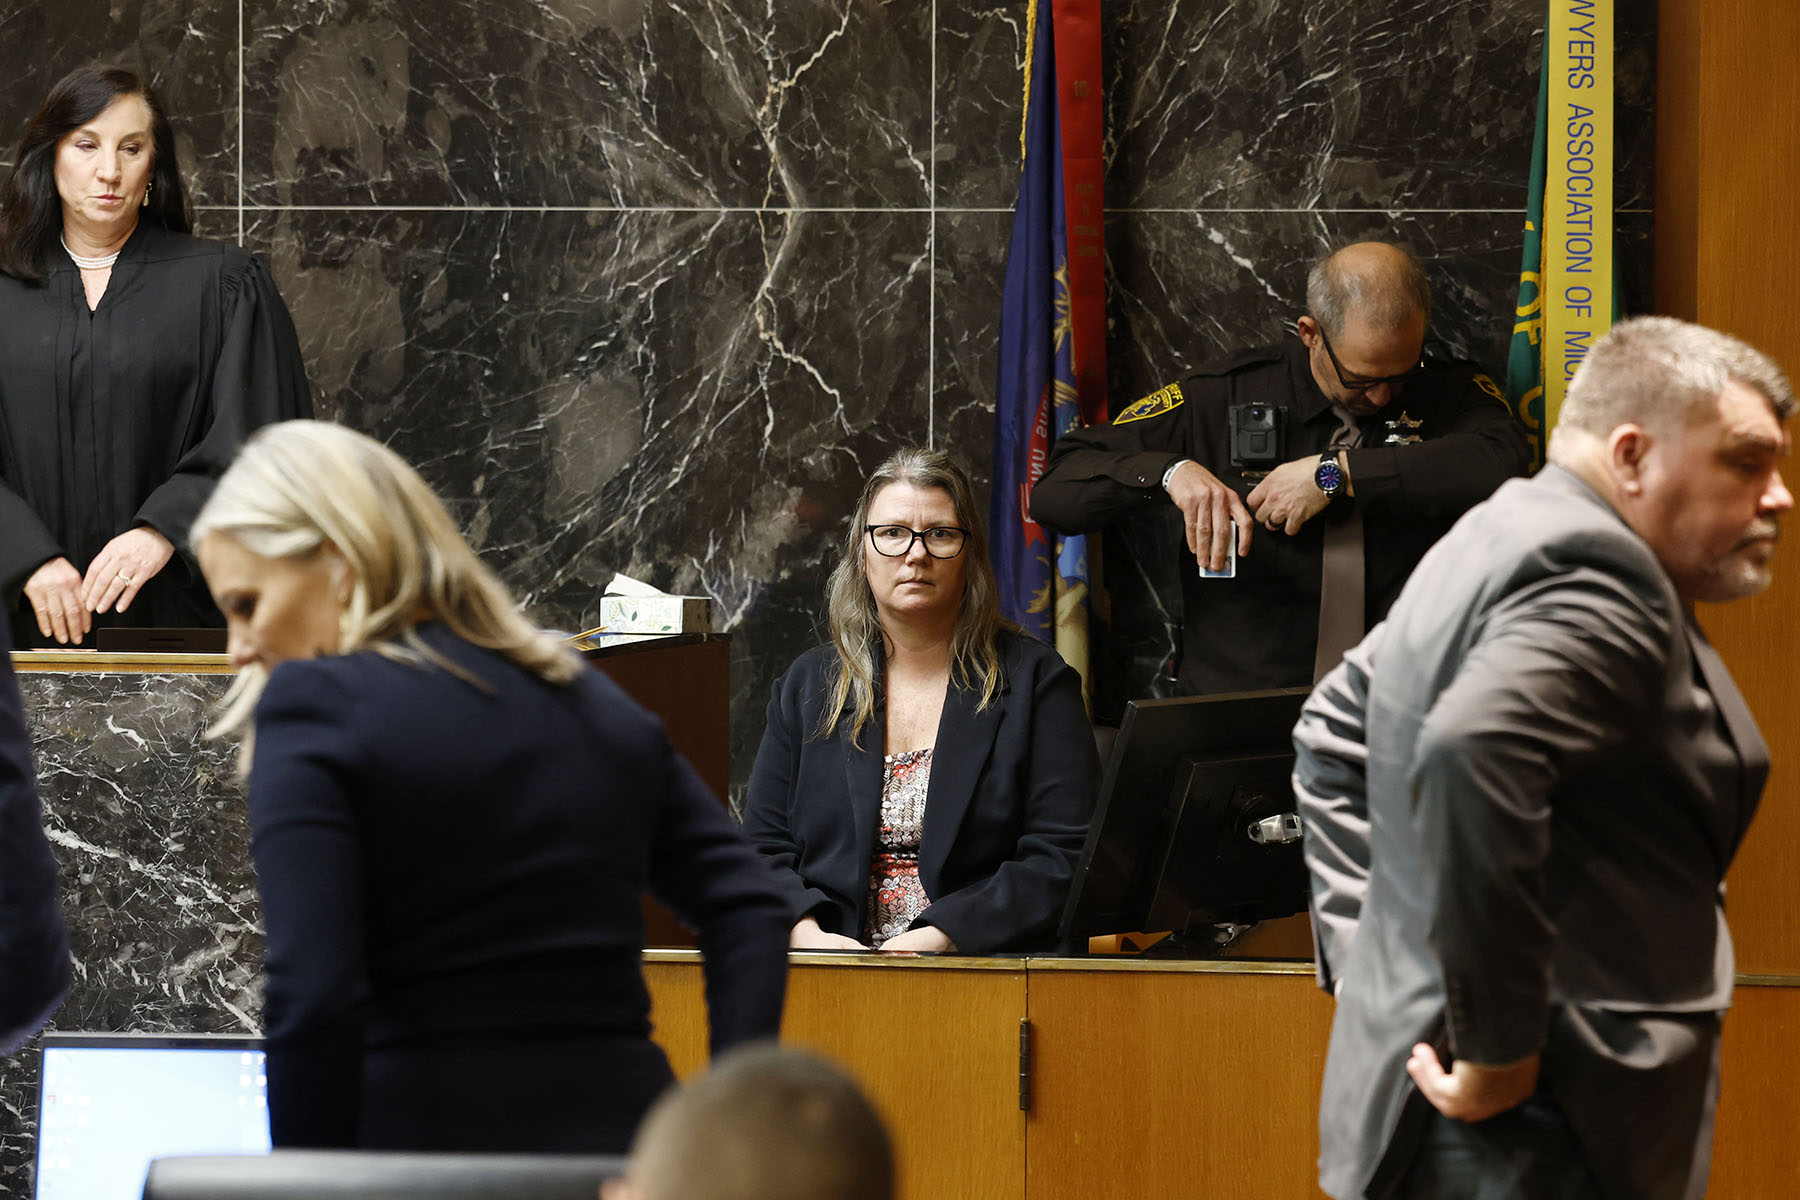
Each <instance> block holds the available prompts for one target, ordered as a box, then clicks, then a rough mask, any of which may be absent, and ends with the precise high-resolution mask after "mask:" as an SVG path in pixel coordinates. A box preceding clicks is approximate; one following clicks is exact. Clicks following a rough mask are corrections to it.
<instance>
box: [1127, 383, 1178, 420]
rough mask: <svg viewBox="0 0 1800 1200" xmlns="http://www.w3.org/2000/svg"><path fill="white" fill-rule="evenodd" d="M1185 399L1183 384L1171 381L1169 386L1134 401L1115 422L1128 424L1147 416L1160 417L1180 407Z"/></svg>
mask: <svg viewBox="0 0 1800 1200" xmlns="http://www.w3.org/2000/svg"><path fill="white" fill-rule="evenodd" d="M1183 399H1184V397H1183V396H1182V394H1181V385H1180V384H1179V383H1171V384H1169V385H1168V386H1167V387H1162V388H1158V389H1157V390H1156V391H1154V392H1151V393H1150V394H1149V395H1148V396H1145V397H1144V398H1143V399H1142V400H1136V401H1133V402H1132V404H1131V405H1130V407H1128V408H1127V409H1126V410H1125V411H1124V412H1122V413H1120V414H1119V415H1118V416H1116V417H1114V418H1113V424H1114V425H1127V424H1130V423H1131V422H1132V421H1142V420H1144V419H1145V418H1147V417H1160V416H1161V415H1162V414H1164V413H1166V412H1168V411H1169V410H1171V409H1176V408H1180V407H1181V402H1182V400H1183Z"/></svg>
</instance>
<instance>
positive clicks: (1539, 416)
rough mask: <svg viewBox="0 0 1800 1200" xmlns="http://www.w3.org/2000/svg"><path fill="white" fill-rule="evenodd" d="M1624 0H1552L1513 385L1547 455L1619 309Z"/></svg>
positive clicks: (1511, 361) (1509, 374)
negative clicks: (1619, 2)
mask: <svg viewBox="0 0 1800 1200" xmlns="http://www.w3.org/2000/svg"><path fill="white" fill-rule="evenodd" d="M1613 49H1614V43H1613V0H1550V4H1549V11H1548V21H1547V28H1546V32H1545V35H1544V58H1543V69H1542V72H1541V75H1540V77H1539V83H1538V125H1537V133H1536V136H1535V138H1534V139H1533V145H1532V164H1531V184H1530V188H1529V192H1528V195H1527V198H1526V215H1525V251H1524V255H1523V262H1522V263H1521V265H1520V270H1519V297H1518V302H1517V304H1516V305H1515V308H1514V322H1513V341H1512V351H1511V355H1510V357H1509V358H1508V361H1507V370H1506V384H1507V392H1508V394H1509V395H1510V396H1511V397H1512V400H1513V404H1514V406H1515V408H1516V409H1517V411H1518V413H1519V419H1520V420H1521V421H1523V422H1524V424H1525V427H1526V430H1527V431H1528V432H1529V434H1530V436H1531V439H1532V448H1533V451H1534V452H1535V456H1536V459H1537V461H1538V462H1540V463H1541V462H1542V461H1543V451H1544V446H1545V444H1546V443H1547V442H1548V439H1549V435H1550V431H1551V430H1552V429H1554V428H1555V427H1556V414H1557V413H1558V412H1559V411H1560V410H1561V408H1562V398H1563V394H1564V392H1565V391H1566V389H1567V388H1568V383H1569V379H1570V378H1571V377H1572V376H1573V375H1574V374H1575V369H1576V368H1577V367H1579V366H1580V365H1581V362H1582V360H1583V359H1584V358H1586V357H1587V352H1588V350H1589V349H1591V348H1592V347H1593V344H1594V343H1595V342H1596V341H1597V340H1599V338H1600V337H1601V336H1602V335H1603V334H1605V333H1606V331H1607V330H1608V329H1611V328H1612V323H1613V320H1614V318H1615V317H1616V316H1617V315H1618V311H1619V296H1618V286H1617V274H1616V271H1615V266H1616V264H1615V262H1614V257H1613V146H1614V129H1615V125H1614V112H1613Z"/></svg>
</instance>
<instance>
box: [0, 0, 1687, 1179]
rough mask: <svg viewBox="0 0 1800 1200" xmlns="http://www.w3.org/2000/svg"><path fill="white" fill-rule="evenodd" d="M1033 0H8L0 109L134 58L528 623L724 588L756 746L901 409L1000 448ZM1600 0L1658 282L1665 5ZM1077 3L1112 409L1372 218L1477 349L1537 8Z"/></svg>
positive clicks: (1148, 0)
mask: <svg viewBox="0 0 1800 1200" xmlns="http://www.w3.org/2000/svg"><path fill="white" fill-rule="evenodd" d="M1025 7H1026V5H1025V2H1024V0H1008V2H1006V3H987V4H971V3H955V2H952V0H886V2H883V0H788V2H786V3H781V4H770V5H761V4H755V5H753V4H745V3H742V2H741V0H693V2H691V3H686V4H669V3H661V2H658V0H431V2H429V3H427V2H426V0H260V2H259V3H256V4H244V5H229V4H218V3H214V2H213V0H62V2H61V3H57V4H47V3H44V2H43V0H0V66H3V67H4V68H5V69H4V70H0V129H3V130H4V131H5V133H4V136H5V138H6V139H8V140H10V139H11V138H12V137H14V136H15V135H16V131H17V130H18V129H19V128H20V127H21V126H22V124H23V122H24V120H25V118H26V116H27V115H28V113H29V111H30V110H31V108H32V107H33V106H34V105H35V104H36V102H37V101H38V99H39V98H40V97H41V96H42V94H43V92H44V90H45V89H46V88H47V87H48V85H49V84H50V83H51V82H52V81H53V80H54V78H55V77H56V76H57V75H58V74H60V73H61V72H62V71H63V70H66V69H67V68H68V67H69V66H71V65H74V64H75V63H77V62H79V61H82V60H84V59H88V58H94V57H114V58H118V59H122V60H125V61H127V62H131V63H133V64H136V65H139V66H140V67H141V68H144V69H147V70H148V71H149V72H150V73H151V74H152V75H153V76H154V77H155V78H156V80H157V81H158V84H159V86H160V88H161V90H162V92H163V94H164V98H165V101H166V104H167V107H168V108H169V110H170V111H171V112H172V113H173V114H174V115H175V116H176V117H177V118H178V120H179V122H180V128H181V139H180V143H181V147H182V151H183V153H184V155H185V162H186V164H187V168H188V173H189V178H190V179H191V181H192V184H193V187H194V192H195V195H196V198H197V200H198V202H199V203H200V205H201V206H202V211H201V214H200V221H201V226H202V232H205V233H208V234H210V235H212V236H218V237H224V238H237V239H241V240H242V241H244V242H245V243H246V244H248V245H250V246H251V247H252V248H254V249H257V250H259V251H260V252H262V253H264V254H266V255H267V256H268V257H269V259H270V261H271V262H272V264H273V266H274V270H275V274H276V277H277V279H278V280H279V282H280V284H281V287H282V289H283V292H284V294H285V295H286V297H287V299H288V302H289V305H290V306H291V308H292V310H293V313H294V317H295V320H296V323H297V324H298V326H299V329H300V335H301V340H302V342H303V345H304V347H305V350H306V353H307V358H308V364H309V370H310V372H311V376H312V380H313V385H314V387H315V390H316V393H317V396H318V400H319V406H320V410H321V413H322V414H323V415H327V416H331V417H334V418H337V419H341V420H343V421H345V422H348V423H350V424H352V425H354V426H357V427H358V428H361V429H364V430H367V431H369V432H372V433H374V434H376V435H378V436H380V437H383V438H385V439H387V440H388V441H390V442H391V443H392V444H393V445H394V446H395V447H396V448H397V449H398V450H400V451H401V452H402V453H404V454H405V455H407V456H408V457H409V458H411V459H412V460H413V461H415V462H416V463H418V464H419V465H420V467H421V468H422V469H423V471H424V472H425V474H426V475H427V477H428V478H429V479H430V480H431V481H432V482H433V483H434V484H435V485H436V486H437V487H438V488H439V489H440V490H441V491H442V492H443V493H444V494H445V496H446V497H447V498H448V499H449V501H450V503H451V505H452V508H453V510H454V511H455V513H456V514H457V516H458V517H459V518H460V519H461V520H462V521H463V523H464V525H465V526H466V528H467V529H468V530H469V531H470V534H471V537H472V539H473V540H474V542H475V544H476V545H477V546H478V547H479V548H480V550H481V551H482V552H483V553H484V554H485V555H486V556H487V557H488V559H489V560H490V561H491V562H492V563H493V564H495V566H497V567H498V568H499V569H500V570H501V572H502V573H503V574H504V576H505V577H506V578H507V579H508V580H509V581H510V582H511V583H512V584H513V585H514V586H515V587H516V588H517V589H518V590H519V591H520V592H521V593H522V594H523V595H524V596H525V598H526V599H527V601H528V602H529V604H530V606H531V608H532V610H533V612H534V613H535V614H536V615H537V616H538V617H539V618H540V619H541V620H542V621H543V622H544V623H546V624H549V625H554V626H559V627H565V628H582V627H586V626H587V625H588V624H591V623H592V622H591V621H590V619H589V618H590V617H591V616H592V614H593V613H594V612H595V610H596V608H597V600H596V596H597V593H598V590H599V588H600V587H601V585H602V584H603V583H604V582H605V581H606V580H607V579H608V578H609V577H610V575H611V573H612V572H613V571H615V570H624V571H627V572H629V573H631V574H634V575H638V576H641V577H644V578H647V579H649V580H650V581H652V582H653V583H655V584H657V585H658V586H661V587H663V588H666V589H669V590H675V591H684V592H697V593H705V594H708V595H710V596H712V597H713V598H714V599H715V601H716V603H717V614H718V618H719V620H720V622H721V624H722V625H723V626H724V627H725V628H728V629H730V630H731V632H732V633H733V635H734V643H733V645H734V650H733V655H734V673H733V677H734V682H733V686H734V691H735V696H734V704H733V714H734V735H733V736H734V769H733V776H734V778H735V779H738V780H740V781H741V780H742V779H743V777H744V776H745V774H746V773H747V771H748V767H749V761H750V758H751V756H752V754H753V753H754V750H755V745H756V741H757V738H758V736H759V733H760V728H761V711H762V705H763V702H764V698H765V697H766V695H767V688H768V684H769V681H770V680H771V679H772V678H773V677H774V675H775V674H776V673H777V672H778V671H779V670H780V669H781V668H782V666H783V665H784V664H785V663H786V662H787V661H788V660H789V659H791V658H792V657H793V656H794V655H795V654H796V653H798V652H799V651H800V650H801V649H803V648H804V647H805V646H807V645H809V644H810V643H812V642H813V641H814V640H815V639H816V637H817V636H818V612H819V606H820V605H819V597H820V592H821V588H822V583H823V576H824V572H825V568H826V566H827V564H828V562H829V559H830V556H831V553H832V545H833V543H834V541H835V540H836V539H837V537H838V535H839V530H840V528H841V523H842V521H843V520H844V518H845V516H846V513H847V509H848V507H849V505H850V504H851V503H852V501H853V499H854V496H855V494H856V492H857V490H858V487H859V485H860V483H861V480H862V478H863V475H864V473H865V472H866V471H867V470H868V469H869V468H870V467H871V466H873V465H874V463H875V462H876V461H877V460H879V459H880V458H881V457H883V456H884V455H885V454H886V453H887V452H888V451H889V450H891V449H893V448H894V447H896V446H898V445H901V444H904V443H907V442H912V441H920V440H928V441H933V442H935V443H937V444H939V445H941V446H944V447H946V448H948V449H950V450H951V451H953V452H954V453H956V454H958V455H959V456H961V457H962V458H963V459H964V460H965V461H966V462H967V463H968V464H969V465H970V466H971V467H972V468H973V469H974V471H975V473H976V474H977V475H978V476H979V477H980V478H982V479H984V480H985V478H986V476H987V472H988V457H989V445H990V436H991V435H990V428H989V426H990V421H991V410H992V390H993V377H994V371H995V351H994V329H995V324H996V316H997V313H996V307H997V302H998V296H999V291H1000V279H1001V269H1002V264H1003V260H1004V253H1005V238H1006V233H1007V229H1008V221H1009V218H1008V211H1009V209H1010V205H1011V202H1012V193H1013V188H1014V184H1015V179H1016V169H1017V164H1016V154H1017V145H1018V142H1017V136H1018V120H1019V108H1020V102H1021V84H1020V67H1021V58H1022V53H1023V46H1024V39H1025V30H1024V12H1025ZM1620 7H1621V10H1622V15H1621V22H1622V25H1621V30H1620V33H1621V38H1622V41H1623V42H1624V44H1625V49H1624V52H1623V53H1622V55H1621V58H1620V61H1619V64H1618V78H1619V94H1620V107H1621V112H1622V114H1623V124H1624V129H1623V130H1622V134H1621V150H1622V154H1623V162H1622V167H1621V174H1620V181H1619V203H1620V205H1621V207H1622V208H1624V209H1626V210H1628V212H1627V215H1626V216H1625V217H1624V218H1623V223H1624V225H1625V228H1626V229H1627V231H1628V233H1629V235H1630V246H1631V248H1632V253H1631V261H1630V262H1629V263H1628V267H1627V275H1628V281H1631V282H1636V283H1637V284H1638V285H1639V286H1640V287H1641V284H1642V282H1643V281H1645V280H1647V279H1648V269H1647V257H1648V250H1647V247H1648V232H1649V213H1648V207H1649V197H1650V192H1651V184H1650V151H1651V146H1652V123H1651V108H1652V102H1653V97H1654V86H1653V84H1654V81H1653V79H1652V75H1651V72H1652V68H1653V65H1654V60H1655V55H1654V45H1653V40H1654V23H1655V7H1654V5H1653V4H1644V5H1623V6H1620ZM1104 11H1105V23H1106V29H1107V34H1106V49H1105V55H1106V68H1105V74H1106V98H1107V100H1106V102H1107V109H1108V152H1109V159H1110V166H1109V171H1108V177H1107V189H1108V192H1107V204H1108V208H1109V217H1108V222H1107V237H1108V252H1109V267H1110V275H1111V278H1110V284H1111V289H1110V316H1111V321H1112V326H1111V332H1110V348H1109V356H1110V364H1109V365H1110V374H1111V378H1112V384H1113V396H1114V399H1115V403H1119V402H1124V401H1128V400H1129V399H1130V398H1132V397H1134V396H1136V395H1139V394H1141V393H1143V392H1145V391H1148V390H1150V389H1151V388H1153V387H1155V386H1157V385H1158V384H1160V383H1161V382H1163V381H1164V380H1166V379H1168V378H1171V377H1174V376H1176V375H1178V374H1180V373H1181V372H1183V371H1184V370H1186V369H1188V368H1190V367H1192V366H1193V365H1195V364H1197V363H1199V362H1201V361H1203V360H1205V359H1207V358H1209V357H1212V356H1214V355H1216V354H1218V353H1219V352H1221V351H1223V350H1225V349H1228V348H1230V347H1233V346H1236V345H1239V344H1243V343H1250V342H1263V341H1268V340H1271V339H1272V338H1273V337H1275V336H1276V335H1277V334H1278V333H1279V331H1280V329H1281V327H1282V324H1283V322H1284V321H1287V320H1289V319H1291V317H1292V316H1293V315H1295V314H1296V312H1297V311H1298V304H1299V299H1300V296H1301V293H1302V290H1303V280H1304V274H1305V269H1306V267H1307V265H1308V263H1309V261H1310V260H1311V259H1312V258H1314V257H1315V256H1316V255H1317V254H1319V253H1320V252H1321V250H1323V249H1325V248H1327V247H1329V246H1330V245H1332V244H1333V243H1336V242H1340V241H1343V240H1347V239H1351V238H1356V237H1365V236H1382V237H1397V238H1402V239H1404V240H1406V241H1408V242H1410V243H1411V244H1412V245H1413V246H1414V247H1415V248H1417V249H1418V250H1419V252H1420V253H1421V254H1422V255H1423V256H1424V257H1425V258H1426V260H1427V263H1428V265H1429V267H1430V270H1431V274H1432V278H1433V283H1434V285H1435V287H1436V290H1437V297H1438V314H1439V316H1438V320H1437V323H1436V330H1435V332H1436V334H1437V336H1438V338H1439V339H1440V340H1441V341H1442V342H1443V343H1444V344H1445V345H1446V346H1448V347H1449V348H1450V349H1453V350H1455V351H1458V352H1462V353H1469V354H1474V355H1476V356H1478V357H1483V358H1486V359H1488V360H1490V361H1494V362H1498V361H1499V360H1500V359H1501V357H1502V355H1503V352H1504V351H1503V347H1504V344H1505V341H1506V338H1507V336H1508V334H1509V331H1510V322H1511V318H1510V312H1511V302H1512V294H1513V290H1514V286H1515V284H1514V280H1515V278H1516V272H1517V270H1518V260H1519V244H1520V230H1521V225H1522V220H1523V213H1522V210H1523V205H1524V196H1525V168H1526V159H1527V156H1528V153H1529V149H1530V140H1531V124H1532V117H1533V112H1534V105H1535V100H1536V72H1537V63H1538V54H1539V48H1540V46H1541V41H1542V33H1541V28H1540V25H1541V21H1542V17H1543V6H1542V4H1541V2H1540V0H1482V2H1479V3H1477V2H1474V0H1447V2H1445V3H1440V4H1420V3H1417V2H1416V0H1354V2H1353V0H1235V2H1228V0H1105V3H1104ZM1641 294H1642V293H1641V292H1640V295H1641ZM1172 545H1173V541H1172V539H1170V538H1158V537H1157V536H1155V535H1154V533H1153V532H1151V533H1145V532H1142V531H1140V532H1139V533H1137V534H1134V535H1130V536H1126V535H1120V536H1113V537H1109V538H1108V541H1107V552H1106V553H1107V562H1108V572H1107V580H1108V586H1109V589H1110V591H1111V594H1112V599H1113V611H1114V615H1115V618H1116V619H1115V622H1114V625H1113V632H1112V633H1110V634H1109V635H1108V637H1107V639H1106V643H1105V652H1104V655H1103V658H1104V664H1103V675H1104V678H1103V681H1102V682H1103V687H1102V689H1101V696H1102V698H1103V702H1104V703H1106V704H1108V705H1111V704H1116V702H1117V700H1118V699H1119V698H1120V697H1121V696H1123V695H1124V694H1127V693H1129V692H1131V691H1135V690H1140V689H1141V687H1142V686H1143V684H1144V663H1145V662H1146V661H1147V660H1149V659H1153V658H1154V657H1155V656H1156V654H1157V653H1158V652H1159V649H1160V646H1161V643H1162V642H1163V640H1164V639H1163V634H1162V631H1161V625H1162V622H1161V619H1160V617H1159V616H1158V608H1159V605H1160V604H1164V603H1165V601H1163V600H1161V599H1159V596H1161V595H1162V594H1165V593H1166V591H1167V589H1168V588H1169V586H1170V585H1171V584H1172V581H1173V568H1174V564H1173V557H1172V553H1171V551H1170V549H1169V548H1170V547H1172ZM147 786H159V787H160V786H166V785H164V784H148V785H147ZM135 794H136V793H134V792H129V791H128V792H125V793H119V794H115V795H114V796H112V797H111V800H110V801H108V802H115V801H116V802H117V803H120V804H127V803H128V801H127V800H126V798H125V797H126V795H135ZM95 802H96V803H99V802H100V801H99V800H98V799H96V800H95ZM80 803H83V804H85V803H87V801H86V800H83V801H81V802H80ZM96 844H97V845H98V844H101V843H96ZM146 861H149V860H146ZM230 886H237V885H236V884H233V885H230ZM219 887H220V889H221V890H220V893H219V894H220V895H222V896H225V897H226V898H227V899H229V897H230V893H229V892H228V891H225V890H222V889H223V888H224V887H225V885H222V884H221V885H219ZM196 894H200V893H196ZM206 903H208V904H215V903H217V904H220V905H221V908H220V911H221V913H223V911H224V909H225V908H228V907H229V905H228V904H225V903H224V902H219V901H214V900H212V899H207V901H206ZM184 911H186V910H184ZM227 923H228V922H227V921H226V918H225V917H224V916H222V915H221V916H220V918H219V927H220V928H224V925H225V924H227ZM209 927H210V926H209ZM109 936H113V937H117V936H119V935H109ZM221 936H223V935H221ZM119 944H120V945H124V944H123V943H119ZM133 944H135V943H133ZM95 952H96V953H97V954H99V955H100V956H101V957H102V958H106V960H107V961H113V958H112V957H108V956H113V955H123V961H125V962H127V963H129V962H130V961H131V956H132V953H133V952H132V951H131V949H130V946H129V945H125V946H124V948H123V949H108V950H105V951H101V949H100V948H99V947H98V946H96V947H95ZM119 969H120V970H121V971H125V970H127V968H126V967H120V968H119ZM137 969H138V970H139V971H140V973H142V972H143V971H144V970H147V969H148V968H137ZM159 969H160V968H159ZM152 973H154V972H152ZM207 986H209V987H214V988H215V989H220V988H224V987H225V984H224V983H223V982H222V981H221V982H217V983H209V984H208V985H207ZM223 997H224V993H223V992H222V991H221V992H219V993H218V995H217V996H214V995H213V994H212V993H208V994H207V999H206V1001H205V1002H204V1003H203V1004H201V1006H200V1007H199V1008H196V1009H192V1010H185V1009H180V1008H179V1006H176V1007H171V1008H167V1009H159V1010H158V1011H157V1013H156V1015H155V1016H154V1018H152V1016H151V1015H150V1014H149V1013H145V1014H143V1015H142V1017H141V1019H142V1020H143V1021H144V1022H145V1023H146V1024H155V1023H156V1022H171V1023H172V1022H176V1021H179V1020H182V1019H185V1018H183V1017H182V1016H180V1015H178V1014H181V1013H187V1014H189V1015H190V1016H192V1017H193V1019H194V1020H196V1021H201V1018H200V1017H199V1015H198V1014H199V1013H200V1012H201V1011H202V1010H204V1011H205V1013H206V1016H205V1018H204V1021H202V1022H201V1023H205V1022H217V1021H220V1020H226V1019H228V1018H225V1017H224V1016H223V1015H222V1014H225V1013H228V1012H230V1011H232V1010H231V1008H230V1007H229V1006H228V1005H226V1004H225V1002H224V998H223ZM214 999H217V1000H218V1003H217V1004H214V1003H213V1001H214ZM121 1003H127V1002H126V1001H121ZM231 1004H239V999H238V998H233V999H232V1000H231ZM114 1017H116V1018H117V1019H118V1020H120V1021H127V1022H129V1021H133V1020H138V1019H140V1018H138V1017H135V1016H133V1014H131V1013H128V1012H120V1013H118V1014H113V1015H110V1016H108V1017H107V1018H106V1019H107V1020H108V1021H109V1022H112V1021H113V1020H114ZM8 1103H11V1101H9V1100H4V1099H0V1121H4V1120H9V1119H10V1120H16V1119H17V1118H16V1114H15V1115H14V1116H12V1117H8V1116H6V1115H5V1114H4V1106H5V1105H6V1104H8ZM0 1186H4V1180H3V1178H0Z"/></svg>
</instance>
